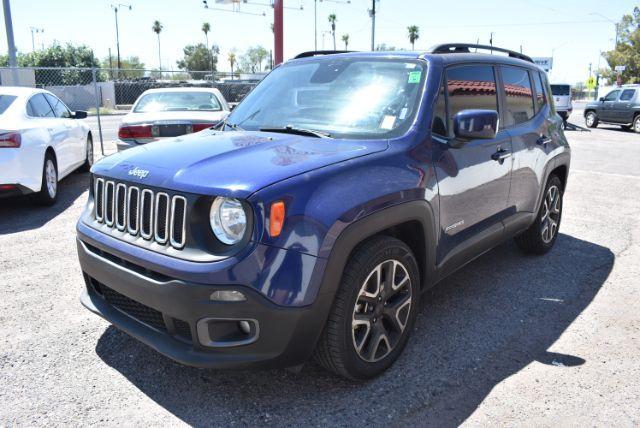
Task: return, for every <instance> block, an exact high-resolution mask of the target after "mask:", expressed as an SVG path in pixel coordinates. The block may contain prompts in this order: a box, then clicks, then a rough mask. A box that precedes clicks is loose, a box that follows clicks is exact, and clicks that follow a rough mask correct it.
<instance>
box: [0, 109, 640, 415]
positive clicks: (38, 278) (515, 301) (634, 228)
mask: <svg viewBox="0 0 640 428" xmlns="http://www.w3.org/2000/svg"><path fill="white" fill-rule="evenodd" d="M578 114H579V113H578V112H576V114H575V115H576V116H577V115H578ZM108 121H109V123H111V124H115V123H116V121H117V118H115V117H112V118H109V119H108ZM575 123H578V124H581V123H582V120H581V119H580V118H577V119H575ZM106 129H109V130H111V129H116V127H114V126H111V125H109V127H107V125H106V123H105V125H104V129H103V132H105V133H106V131H105V130H106ZM109 132H111V131H109ZM567 136H568V138H569V141H570V143H571V146H572V151H573V160H572V165H571V172H570V176H569V182H568V187H567V191H566V195H565V203H564V214H563V219H562V225H561V227H560V236H559V238H558V240H557V243H556V246H555V248H554V249H553V250H552V251H551V252H550V253H549V254H547V255H546V256H542V257H532V256H526V255H523V254H522V253H521V252H519V251H518V249H517V248H516V247H515V245H514V244H513V243H511V242H509V243H506V244H504V245H501V246H500V247H498V248H496V249H495V250H493V251H491V252H489V253H487V254H485V255H484V256H482V257H480V258H479V259H477V260H476V261H474V262H472V263H471V264H469V265H468V266H466V267H465V268H463V269H462V270H460V271H458V272H457V273H455V274H454V275H453V276H451V277H450V278H448V279H447V280H445V281H444V282H442V283H441V284H439V285H438V286H436V287H435V288H434V289H433V290H432V291H430V292H428V294H426V295H425V298H424V299H423V303H422V308H421V311H420V315H419V317H418V320H417V322H416V326H415V330H414V331H413V336H412V338H411V340H410V341H409V344H408V346H407V347H406V349H405V351H404V353H403V355H402V356H401V358H400V359H399V360H398V361H397V363H396V364H395V365H394V367H392V368H391V369H390V370H388V371H387V372H386V373H385V374H384V375H382V376H381V377H380V378H378V379H375V380H372V381H370V382H366V383H352V382H348V381H345V380H342V379H340V378H336V377H335V376H333V375H331V374H329V373H327V372H325V371H323V370H322V369H320V368H319V367H317V366H316V365H314V364H313V363H311V364H308V365H306V366H305V367H304V368H303V370H302V372H300V373H291V372H288V371H285V370H270V371H213V370H200V369H193V368H188V367H184V366H181V365H179V364H176V363H174V362H172V361H171V360H169V359H167V358H165V357H163V356H161V355H159V354H157V353H156V352H154V351H153V350H152V349H150V348H148V347H147V346H145V345H143V344H141V343H139V342H138V341H136V340H134V339H132V338H130V337H129V336H127V335H126V334H124V333H121V332H119V331H118V330H116V329H115V328H114V327H112V326H110V325H109V324H108V323H107V322H105V321H103V320H102V319H100V318H99V317H97V316H95V315H93V314H91V313H89V312H88V311H87V310H85V309H84V308H82V306H81V305H80V303H79V301H78V296H79V295H80V292H81V290H82V289H83V287H84V284H83V280H82V276H81V272H80V269H79V266H78V262H77V258H76V250H75V233H74V228H75V222H76V221H77V219H78V217H79V215H80V212H81V210H82V209H83V206H84V203H85V201H86V197H87V190H86V188H87V183H88V175H87V174H73V175H71V176H70V177H68V178H67V179H65V180H64V181H63V182H62V183H61V188H60V200H59V201H58V204H57V205H56V206H54V207H51V208H39V207H35V206H32V205H31V204H29V203H28V202H27V201H23V200H12V201H10V202H7V201H0V249H1V250H0V251H1V252H2V256H1V257H0V272H1V275H0V384H1V385H2V386H1V387H0V426H5V425H9V426H12V425H24V426H45V425H74V426H75V425H93V424H101V425H126V426H138V425H139V426H149V425H152V426H167V425H170V426H175V425H197V426H238V425H242V426H244V425H278V426H281V425H291V426H300V425H305V426H309V425H310V426H356V425H357V426H367V425H372V426H385V425H394V426H398V425H402V426H404V425H419V426H431V425H433V426H455V425H459V424H465V425H469V426H479V425H482V426H487V425H500V426H513V425H526V426H538V425H543V426H555V425H571V426H583V425H589V426H594V425H595V426H598V425H600V426H629V427H632V426H639V425H640V386H639V385H638V379H640V358H638V355H640V262H639V261H640V226H639V222H638V218H639V217H640V168H639V166H640V136H639V135H638V134H633V133H630V132H624V131H621V130H619V129H617V128H616V127H600V128H599V129H596V130H594V131H593V132H573V131H568V132H567Z"/></svg>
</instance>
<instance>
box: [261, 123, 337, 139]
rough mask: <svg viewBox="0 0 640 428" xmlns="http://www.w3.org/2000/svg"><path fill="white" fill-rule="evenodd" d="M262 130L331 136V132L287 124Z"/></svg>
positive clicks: (310, 135)
mask: <svg viewBox="0 0 640 428" xmlns="http://www.w3.org/2000/svg"><path fill="white" fill-rule="evenodd" d="M260 131H262V132H281V133H283V134H296V135H306V136H308V137H316V138H331V134H329V133H328V132H324V131H316V130H314V129H304V128H296V127H295V126H291V125H287V126H285V127H283V128H260Z"/></svg>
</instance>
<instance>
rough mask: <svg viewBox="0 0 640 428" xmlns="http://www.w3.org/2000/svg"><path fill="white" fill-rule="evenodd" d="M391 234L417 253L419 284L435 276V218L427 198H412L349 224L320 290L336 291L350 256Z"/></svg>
mask: <svg viewBox="0 0 640 428" xmlns="http://www.w3.org/2000/svg"><path fill="white" fill-rule="evenodd" d="M378 235H388V236H392V237H395V238H397V239H399V240H401V241H403V242H404V243H405V244H407V246H409V248H410V249H411V251H412V252H413V254H414V257H415V258H416V261H417V263H418V268H419V271H420V284H421V286H422V288H423V289H424V288H428V287H429V286H430V285H432V283H433V281H434V279H435V245H436V236H437V235H436V221H435V216H434V213H433V209H432V207H431V205H430V204H429V203H428V202H427V201H410V202H403V203H400V204H397V205H393V206H390V207H387V208H383V209H381V210H379V211H376V212H373V213H371V214H369V215H367V216H365V217H363V218H361V219H359V220H357V221H355V222H353V223H351V224H350V225H349V226H347V227H346V228H345V229H344V230H343V231H342V232H341V233H340V235H339V236H338V238H337V239H336V240H335V242H334V244H333V247H332V249H331V253H330V255H329V258H328V260H327V263H326V268H325V272H324V275H323V279H322V283H321V287H320V293H331V294H335V291H336V290H337V287H338V285H339V283H340V279H341V277H342V273H343V271H344V268H345V266H346V264H347V261H348V260H349V257H351V255H352V254H353V253H354V251H356V249H357V248H358V247H359V246H360V245H362V244H363V243H364V242H366V241H367V240H368V239H370V238H372V237H374V236H378Z"/></svg>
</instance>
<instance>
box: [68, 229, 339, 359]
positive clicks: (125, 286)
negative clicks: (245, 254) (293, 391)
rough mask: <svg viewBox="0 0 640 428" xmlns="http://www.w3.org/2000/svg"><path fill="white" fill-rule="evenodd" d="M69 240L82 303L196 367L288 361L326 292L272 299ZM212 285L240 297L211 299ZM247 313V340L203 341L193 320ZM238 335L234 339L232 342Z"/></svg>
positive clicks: (316, 324) (310, 339)
mask: <svg viewBox="0 0 640 428" xmlns="http://www.w3.org/2000/svg"><path fill="white" fill-rule="evenodd" d="M81 238H82V236H81V235H80V238H78V240H77V246H78V256H79V259H80V265H81V268H82V272H83V275H84V278H85V282H86V287H87V288H86V290H85V291H84V292H83V294H82V296H81V302H82V304H83V305H84V306H85V307H86V308H87V309H89V310H90V311H92V312H94V313H96V314H98V315H100V316H101V317H103V318H105V319H106V320H107V321H109V322H111V323H112V324H113V325H114V326H116V327H117V328H119V329H120V330H123V331H124V332H126V333H128V334H129V335H131V336H133V337H135V338H136V339H138V340H140V341H142V342H143V343H145V344H147V345H149V346H150V347H152V348H153V349H155V350H156V351H158V352H160V353H161V354H163V355H165V356H167V357H169V358H171V359H173V360H175V361H178V362H180V363H182V364H186V365H190V366H195V367H204V368H247V367H269V368H271V367H289V366H295V365H299V364H301V363H303V362H305V361H306V360H307V359H309V357H310V356H311V353H312V352H313V349H314V348H315V344H316V342H317V339H318V337H319V335H320V332H321V330H322V327H323V325H324V321H325V319H326V316H327V313H328V307H329V305H330V299H328V296H318V298H317V299H316V301H315V302H314V303H313V304H311V305H309V306H304V307H284V306H280V305H276V304H275V303H273V302H271V301H270V300H269V299H268V298H266V297H265V296H263V295H262V294H261V293H260V292H258V291H256V290H254V289H252V288H251V287H246V286H242V285H209V284H200V283H194V282H188V281H183V280H179V279H175V278H170V277H167V276H165V275H161V274H157V273H153V272H149V271H148V270H147V269H145V268H142V267H140V266H136V265H134V264H132V263H130V262H127V261H125V260H123V259H120V258H119V257H118V256H116V255H114V254H110V253H108V252H106V251H107V250H106V249H100V248H98V247H96V246H94V245H92V244H90V243H88V242H85V241H83V240H82V239H81ZM216 290H237V291H240V292H242V293H243V294H244V295H245V296H246V301H242V302H214V301H211V300H210V296H211V294H212V293H213V292H214V291H216ZM206 319H216V320H229V319H231V320H254V321H255V322H256V326H257V327H258V329H257V331H253V332H252V333H254V334H255V333H257V334H256V337H255V340H251V341H248V343H243V344H238V345H234V344H233V343H234V342H231V343H232V345H231V346H206V345H205V344H206V343H207V341H206V340H205V338H204V337H203V332H202V331H201V330H200V329H199V328H198V324H199V321H201V324H202V322H203V321H202V320H206ZM238 343H239V342H238Z"/></svg>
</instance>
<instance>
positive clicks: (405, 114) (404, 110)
mask: <svg viewBox="0 0 640 428" xmlns="http://www.w3.org/2000/svg"><path fill="white" fill-rule="evenodd" d="M405 117H407V108H406V107H405V108H403V109H402V110H400V114H399V115H398V119H400V120H404V118H405Z"/></svg>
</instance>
